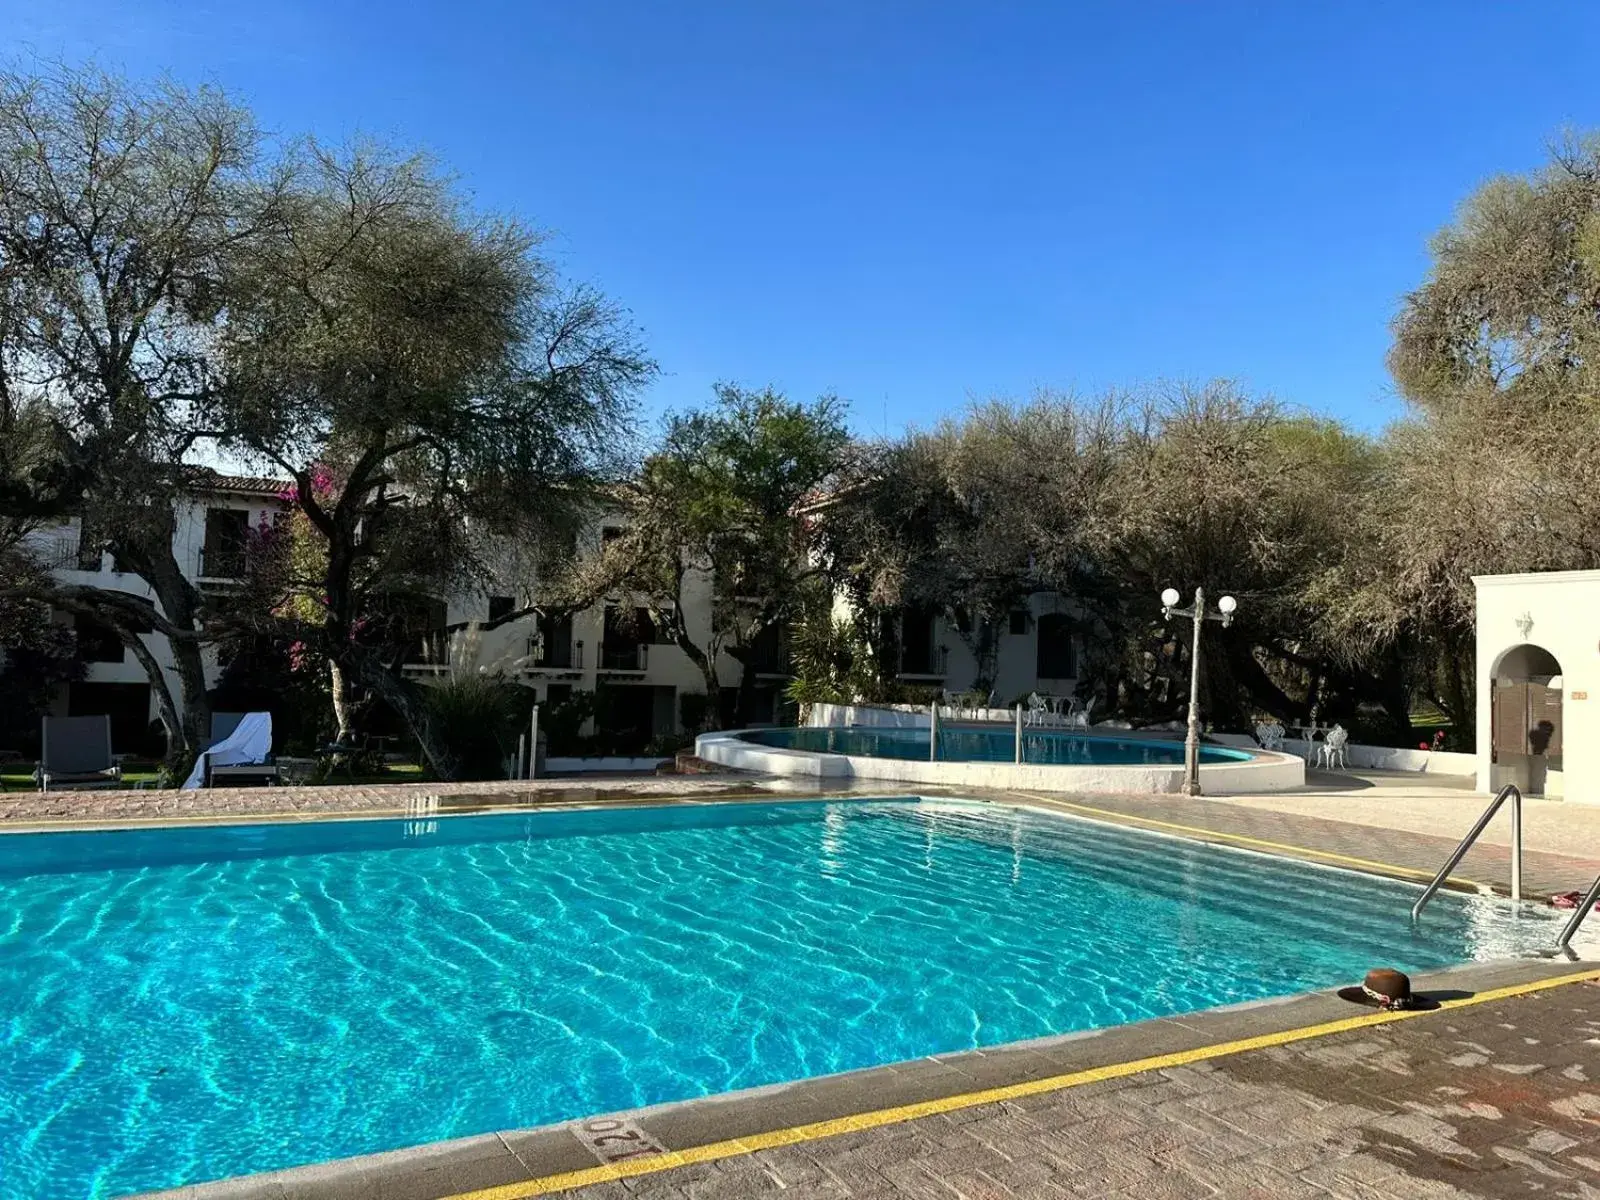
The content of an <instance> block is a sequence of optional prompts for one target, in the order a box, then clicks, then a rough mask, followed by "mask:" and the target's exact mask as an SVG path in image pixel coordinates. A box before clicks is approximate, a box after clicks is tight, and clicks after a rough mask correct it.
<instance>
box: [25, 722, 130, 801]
mask: <svg viewBox="0 0 1600 1200" xmlns="http://www.w3.org/2000/svg"><path fill="white" fill-rule="evenodd" d="M40 741H41V743H42V745H41V747H40V751H41V753H40V757H39V765H38V767H37V768H36V769H35V770H34V773H33V777H34V778H35V779H36V780H38V782H39V790H40V791H41V792H49V791H58V792H59V791H66V790H69V789H72V788H95V787H117V786H119V785H120V784H121V783H122V764H120V763H119V762H117V760H116V759H115V758H114V757H112V754H111V718H110V717H108V716H98V717H45V718H44V721H43V725H42V729H41V734H40Z"/></svg>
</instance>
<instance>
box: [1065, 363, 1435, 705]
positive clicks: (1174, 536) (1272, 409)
mask: <svg viewBox="0 0 1600 1200" xmlns="http://www.w3.org/2000/svg"><path fill="white" fill-rule="evenodd" d="M1375 469H1376V468H1375V462H1374V449H1373V447H1372V445H1371V444H1370V443H1369V442H1368V441H1367V440H1366V439H1364V438H1361V437H1359V436H1356V435H1353V434H1350V433H1348V432H1347V431H1345V430H1343V429H1341V428H1340V427H1339V426H1337V425H1336V424H1335V423H1333V422H1331V421H1326V420H1321V419H1317V418H1312V417H1308V416H1304V415H1301V414H1296V413H1294V412H1291V411H1286V410H1285V409H1283V408H1282V407H1281V406H1279V405H1278V404H1276V403H1274V402H1272V401H1270V400H1263V399H1258V398H1253V397H1250V396H1247V395H1245V394H1243V393H1242V392H1240V391H1239V390H1238V389H1237V388H1236V387H1234V386H1232V385H1231V384H1228V383H1225V382H1215V383H1212V384H1208V385H1205V386H1203V387H1191V386H1179V387H1174V388H1169V389H1165V390H1164V391H1163V392H1160V393H1157V394H1155V395H1153V396H1150V397H1146V398H1144V399H1143V400H1141V401H1139V402H1137V403H1135V404H1133V405H1131V406H1130V407H1129V408H1128V409H1127V410H1126V411H1125V413H1124V416H1123V418H1122V422H1121V431H1120V434H1119V437H1118V446H1117V451H1116V466H1115V470H1114V471H1113V473H1112V474H1111V476H1110V479H1109V483H1108V486H1107V487H1106V489H1105V491H1104V493H1103V494H1102V496H1101V500H1100V503H1099V504H1097V505H1096V506H1095V508H1094V509H1093V511H1092V512H1091V513H1090V514H1089V522H1088V532H1087V537H1088V540H1089V542H1090V546H1091V550H1092V555H1093V561H1094V564H1095V567H1094V570H1093V572H1092V573H1091V575H1090V577H1089V578H1087V579H1083V580H1080V584H1079V589H1078V594H1079V595H1080V597H1081V598H1082V601H1083V602H1084V603H1085V604H1087V605H1088V606H1089V607H1090V608H1091V610H1092V611H1093V612H1094V613H1095V615H1096V618H1097V620H1098V622H1099V624H1100V625H1101V626H1102V627H1103V628H1104V629H1105V630H1106V632H1107V635H1108V642H1109V645H1108V647H1107V648H1108V650H1109V651H1110V654H1109V655H1108V656H1107V658H1106V659H1105V666H1104V669H1105V671H1106V673H1107V679H1106V686H1107V688H1108V690H1110V691H1111V692H1112V694H1120V698H1121V701H1122V703H1123V705H1124V706H1125V707H1129V708H1132V709H1135V710H1138V709H1143V710H1144V711H1146V712H1147V713H1148V714H1149V715H1151V716H1157V715H1160V716H1166V717H1173V716H1176V715H1177V714H1178V713H1180V712H1181V711H1182V708H1183V705H1184V704H1185V703H1186V702H1187V687H1186V686H1185V685H1186V684H1187V679H1188V649H1187V643H1186V641H1185V639H1184V638H1183V637H1180V636H1178V635H1177V634H1176V633H1175V632H1174V629H1173V627H1171V626H1168V625H1166V624H1164V623H1163V622H1162V621H1161V620H1160V619H1159V614H1158V605H1157V601H1156V597H1157V596H1158V595H1159V594H1160V592H1161V590H1162V589H1163V588H1165V587H1168V586H1176V587H1178V588H1180V590H1183V591H1184V592H1185V593H1186V594H1187V592H1188V591H1189V590H1190V589H1192V588H1195V587H1203V588H1205V590H1206V592H1207V594H1208V595H1209V596H1211V597H1213V598H1215V597H1218V596H1220V595H1222V594H1223V593H1225V592H1226V593H1232V594H1233V595H1235V596H1236V597H1238V599H1239V601H1240V604H1239V611H1238V616H1237V617H1236V618H1235V620H1234V622H1233V624H1232V626H1231V627H1230V628H1229V629H1228V631H1227V632H1226V633H1225V634H1223V633H1220V632H1219V631H1216V630H1213V631H1211V641H1210V647H1209V652H1208V656H1207V658H1206V674H1205V677H1204V679H1203V686H1204V689H1205V696H1204V698H1203V700H1204V704H1205V709H1206V711H1207V712H1208V713H1209V714H1211V715H1212V719H1215V720H1217V721H1219V722H1221V723H1223V724H1226V725H1231V726H1234V727H1237V726H1239V725H1241V724H1244V723H1247V722H1248V720H1249V718H1250V717H1251V715H1252V712H1253V711H1266V712H1269V713H1272V714H1274V715H1277V716H1281V717H1285V718H1287V717H1291V716H1299V715H1303V714H1304V713H1306V712H1307V711H1308V710H1309V709H1310V708H1312V707H1315V706H1319V705H1320V708H1321V711H1322V712H1323V713H1329V712H1339V715H1341V716H1343V717H1344V719H1346V720H1350V719H1352V718H1353V717H1354V715H1355V713H1356V711H1357V708H1358V706H1359V705H1361V704H1363V703H1367V704H1380V705H1382V706H1383V708H1384V710H1385V712H1386V713H1387V714H1388V722H1389V724H1390V726H1391V727H1392V728H1391V729H1390V732H1391V733H1398V732H1399V730H1400V729H1402V728H1404V729H1405V730H1406V731H1407V732H1409V696H1408V695H1407V694H1406V692H1405V689H1404V688H1403V687H1400V686H1394V685H1395V680H1394V679H1392V678H1386V677H1385V676H1384V674H1383V672H1381V671H1376V672H1375V671H1374V670H1372V669H1371V668H1372V666H1373V664H1372V663H1371V662H1369V661H1365V660H1363V661H1359V662H1357V661H1352V660H1351V659H1350V658H1349V657H1348V656H1347V655H1345V653H1344V651H1343V650H1342V649H1341V648H1340V647H1339V646H1338V645H1337V644H1336V640H1335V639H1333V638H1331V637H1325V636H1322V635H1323V633H1324V632H1325V629H1324V626H1322V625H1321V624H1319V616H1320V608H1319V605H1318V604H1317V602H1316V600H1315V598H1314V596H1313V595H1312V592H1311V588H1312V586H1313V584H1314V583H1315V582H1316V581H1317V580H1319V579H1320V578H1321V576H1322V574H1323V572H1324V571H1325V570H1326V569H1327V566H1328V565H1329V564H1336V563H1338V562H1340V561H1341V560H1342V558H1343V556H1344V555H1345V554H1346V552H1347V549H1348V547H1349V545H1350V544H1351V542H1352V540H1353V539H1355V538H1356V537H1358V536H1359V535H1360V531H1361V528H1362V527H1361V525H1360V524H1359V521H1358V517H1359V515H1360V512H1361V510H1360V507H1359V503H1360V498H1361V497H1362V495H1363V494H1364V492H1365V491H1366V489H1368V488H1369V487H1370V486H1371V483H1372V481H1373V479H1374V472H1375Z"/></svg>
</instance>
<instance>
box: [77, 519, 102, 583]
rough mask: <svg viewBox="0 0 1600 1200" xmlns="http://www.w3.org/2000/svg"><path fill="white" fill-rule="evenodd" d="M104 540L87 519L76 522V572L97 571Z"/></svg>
mask: <svg viewBox="0 0 1600 1200" xmlns="http://www.w3.org/2000/svg"><path fill="white" fill-rule="evenodd" d="M105 545H106V538H105V534H103V533H102V532H101V531H100V530H99V529H97V528H96V527H95V525H94V523H93V522H92V521H90V520H89V518H88V517H84V518H82V519H81V520H80V521H79V522H78V563H77V566H78V570H80V571H98V570H99V569H100V560H101V555H102V553H103V552H104V550H105Z"/></svg>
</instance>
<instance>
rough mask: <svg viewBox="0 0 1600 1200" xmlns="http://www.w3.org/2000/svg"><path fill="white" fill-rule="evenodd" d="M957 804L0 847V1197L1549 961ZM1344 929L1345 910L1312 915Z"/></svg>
mask: <svg viewBox="0 0 1600 1200" xmlns="http://www.w3.org/2000/svg"><path fill="white" fill-rule="evenodd" d="M1415 894H1416V890H1415V888H1412V887H1409V886H1407V885H1404V884H1400V883H1395V882H1389V881H1385V880H1381V879H1376V878H1371V877H1365V876H1358V875H1352V874H1346V873H1341V872H1335V871H1329V870H1323V869H1319V868H1314V867H1309V866H1304V865H1301V864H1297V863H1292V862H1289V861H1286V860H1281V859H1273V858H1266V857H1261V856H1254V855H1248V854H1244V853H1240V852H1236V851H1229V850H1222V849H1218V848H1214V847H1208V846H1202V845H1199V844H1196V843H1191V842H1185V841H1181V840H1173V839H1167V838H1161V837H1157V836H1154V835H1150V834H1144V833H1139V832H1134V831H1129V830H1124V829H1119V828H1113V827H1109V826H1102V825H1096V824H1092V823H1088V822H1083V821H1077V820H1071V819H1067V818H1063V817H1058V816H1054V815H1050V814H1047V813H1044V812H1042V811H1038V810H1025V809H1014V808H1007V807H1001V806H995V805H986V804H978V803H973V802H962V801H921V802H918V801H915V800H891V801H869V800H851V801H843V802H805V803H767V804H726V805H697V806H675V807H669V808H633V809H621V810H618V809H611V810H597V811H581V812H559V813H536V814H514V815H487V816H471V817H447V818H444V819H440V820H437V821H403V820H385V821H361V822H323V823H307V824H292V825H270V826H231V827H213V828H186V829H160V830H154V829H152V830H127V831H118V832H109V833H57V834H11V835H6V836H3V837H0V912H4V913H5V920H4V922H3V923H0V1012H3V1013H4V1014H5V1016H4V1020H5V1024H4V1026H0V1028H3V1031H4V1032H3V1033H0V1196H4V1197H6V1198H8V1200H10V1198H22V1197H28V1198H42V1197H63V1198H65V1197H71V1198H73V1200H77V1198H80V1197H86V1196H88V1197H108V1196H116V1195H122V1194H125V1193H128V1192H133V1191H140V1190H145V1189H154V1188H159V1187H172V1186H176V1185H180V1184H184V1183H191V1182H197V1181H202V1180H208V1179H216V1178H221V1177H224V1176H230V1175H237V1174H241V1173H245V1172H251V1171H260V1170H268V1169H273V1168H278V1167H284V1166H290V1165H295V1164H299V1163H306V1162H313V1161H319V1160H322V1159H327V1158H334V1157H340V1156H345V1155H353V1154H361V1153H367V1152H371V1151H377V1150H384V1149H389V1148H394V1147H399V1146H404V1145H412V1144H417V1143H421V1142H428V1141H436V1140H440V1139H445V1138H451V1137H459V1136H463V1135H467V1134H473V1133H480V1132H487V1131H491V1130H497V1129H508V1128H516V1127H522V1126H528V1125H534V1124H539V1123H543V1122H550V1121H556V1120H561V1119H565V1118H569V1117H576V1116H580V1115H587V1114H592V1113H597V1112H603V1111H611V1110H616V1109H621V1108H628V1107H632V1106H637V1105H644V1104H650V1103H656V1102H661V1101H667V1100H673V1099H679V1098H686V1097H691V1096H696V1095H701V1094H705V1093H708V1092H718V1091H724V1090H729V1089H733V1088H741V1087H748V1086H753V1085H757V1084H765V1083H773V1082H777V1081H781V1080H790V1079H797V1078H801V1077H804V1076H810V1075H817V1074H821V1073H825V1072H832V1071H840V1070H845V1069H849V1068H853V1067H862V1066H867V1065H870V1064H875V1063H883V1062H890V1061H897V1060H902V1059H907V1058H912V1057H916V1056H920V1055H926V1054H931V1053H936V1052H940V1051H952V1050H961V1049H967V1048H971V1047H977V1046H987V1045H993V1044H996V1043H1000V1042H1007V1041H1013V1040H1017V1039H1022V1038H1030V1037H1036V1036H1041V1035H1045V1034H1051V1033H1062V1032H1067V1031H1071V1030H1079V1029H1086V1028H1091V1027H1096V1026H1102V1025H1107V1024H1114V1023H1120V1022H1125V1021H1134V1020H1139V1019H1142V1018H1145V1017H1152V1016H1160V1015H1164V1014H1170V1013H1174V1012H1183V1011H1189V1010H1194V1009H1199V1008H1206V1007H1210V1006H1213V1005H1217V1004H1224V1003H1229V1002H1233V1001H1240V1000H1248V999H1252V998H1258V997H1264V996H1272V995H1279V994H1287V993H1293V992H1299V991H1304V990H1306V989H1309V988H1315V987H1321V986H1326V985H1330V984H1335V983H1341V982H1346V981H1349V980H1351V979H1356V978H1359V977H1360V974H1361V972H1362V971H1364V970H1365V969H1366V968H1367V967H1370V966H1372V965H1373V964H1375V963H1389V964H1393V965H1395V966H1399V967H1401V968H1404V969H1410V970H1418V969H1425V968H1430V967H1438V966H1442V965H1445V964H1449V963H1455V962H1460V961H1464V960H1468V959H1473V958H1490V957H1500V956H1504V955H1507V954H1510V953H1514V952H1516V951H1517V950H1518V949H1519V948H1522V947H1525V946H1530V945H1539V946H1547V945H1548V944H1549V943H1550V941H1551V939H1552V938H1553V936H1554V928H1555V920H1554V918H1552V917H1547V916H1546V915H1545V914H1542V913H1524V914H1523V915H1522V919H1521V920H1520V922H1519V921H1513V920H1512V918H1511V914H1510V912H1509V909H1508V907H1507V906H1505V905H1503V904H1500V903H1495V902H1491V901H1486V900H1482V899H1479V898H1475V897H1461V896H1456V895H1449V894H1445V895H1441V896H1439V897H1438V899H1437V900H1436V901H1435V902H1434V905H1433V908H1431V909H1430V911H1429V914H1428V918H1427V920H1426V921H1425V922H1424V923H1423V924H1422V925H1421V926H1419V927H1413V926H1412V924H1411V922H1410V921H1409V919H1408V916H1407V909H1408V907H1409V905H1410V903H1411V901H1412V899H1413V898H1414V897H1415ZM1334 918H1336V919H1334Z"/></svg>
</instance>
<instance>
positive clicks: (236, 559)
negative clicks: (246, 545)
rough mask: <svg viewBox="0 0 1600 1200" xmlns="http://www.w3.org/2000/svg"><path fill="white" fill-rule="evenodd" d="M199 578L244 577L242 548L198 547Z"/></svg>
mask: <svg viewBox="0 0 1600 1200" xmlns="http://www.w3.org/2000/svg"><path fill="white" fill-rule="evenodd" d="M199 578H201V579H242V578H244V550H243V548H241V547H239V546H202V547H200V575H199Z"/></svg>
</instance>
